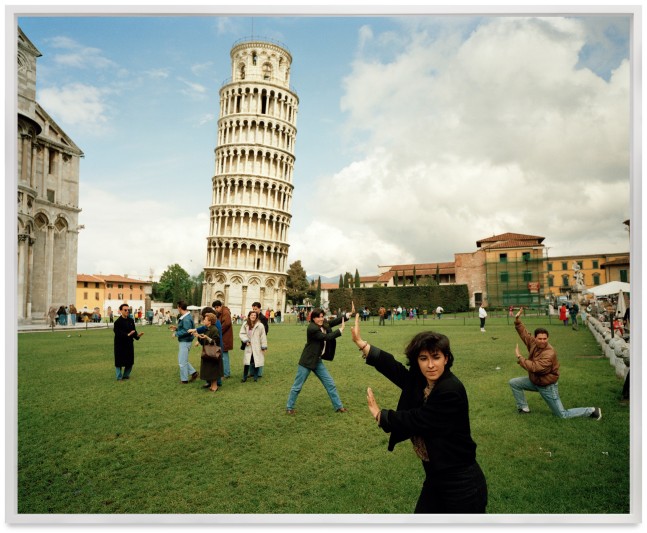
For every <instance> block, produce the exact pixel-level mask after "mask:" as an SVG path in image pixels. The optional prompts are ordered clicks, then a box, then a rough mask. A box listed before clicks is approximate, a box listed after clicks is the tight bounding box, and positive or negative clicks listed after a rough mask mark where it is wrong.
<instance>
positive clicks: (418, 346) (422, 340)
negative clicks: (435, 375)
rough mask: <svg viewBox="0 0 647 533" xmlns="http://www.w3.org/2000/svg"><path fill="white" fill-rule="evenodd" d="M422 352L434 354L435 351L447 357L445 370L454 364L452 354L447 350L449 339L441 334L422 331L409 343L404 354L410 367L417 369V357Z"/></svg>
mask: <svg viewBox="0 0 647 533" xmlns="http://www.w3.org/2000/svg"><path fill="white" fill-rule="evenodd" d="M422 350H428V351H429V353H434V352H435V351H436V350H437V351H439V352H442V353H443V355H445V356H446V357H447V364H446V365H445V368H446V369H450V368H451V367H452V365H453V364H454V354H452V351H451V349H450V348H449V339H448V338H447V336H445V335H443V334H442V333H436V332H435V331H422V332H420V333H418V334H417V335H416V336H415V337H414V338H413V339H411V340H410V341H409V344H408V345H407V347H406V348H405V349H404V354H405V355H406V356H407V359H408V364H409V365H410V366H413V367H414V368H418V356H419V355H420V352H421V351H422Z"/></svg>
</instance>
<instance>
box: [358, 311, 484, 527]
mask: <svg viewBox="0 0 647 533" xmlns="http://www.w3.org/2000/svg"><path fill="white" fill-rule="evenodd" d="M351 332H352V337H353V341H354V342H355V344H356V345H357V347H358V348H359V349H360V351H361V352H362V356H363V357H364V358H365V359H366V363H367V364H369V365H371V366H374V367H375V369H376V370H377V371H378V372H380V373H381V374H383V375H384V376H385V377H387V378H388V379H389V380H390V381H391V382H393V383H394V384H395V385H397V386H398V387H400V388H401V389H402V394H401V396H400V400H399V401H398V407H397V409H396V410H395V411H393V410H389V409H380V408H379V407H378V405H377V402H376V400H375V396H374V395H373V391H372V390H371V389H370V388H369V389H367V400H368V408H369V410H370V411H371V414H372V415H373V417H374V418H375V420H376V421H377V424H378V426H379V427H381V428H382V429H383V430H384V431H385V432H386V433H390V434H391V435H390V437H389V447H388V449H389V451H393V448H394V447H395V445H396V444H397V443H399V442H402V441H404V440H407V439H410V440H411V442H412V444H413V449H414V452H415V453H416V455H418V457H419V458H420V459H421V460H422V466H423V468H424V470H425V474H426V478H425V481H424V483H423V485H422V491H421V493H420V496H419V498H418V503H417V504H416V507H415V511H414V512H415V513H448V514H449V513H485V507H486V505H487V484H486V481H485V476H484V475H483V472H482V471H481V468H480V466H479V465H478V463H477V462H476V444H475V443H474V441H473V440H472V437H471V432H470V421H469V405H468V401H467V393H466V392H465V387H463V384H462V383H461V382H460V380H459V379H458V378H457V377H456V376H455V375H454V374H452V372H451V370H450V368H451V366H452V363H453V362H454V356H453V354H452V352H451V350H450V347H449V339H448V338H447V337H446V336H445V335H442V334H440V333H434V332H433V331H425V332H422V333H418V334H417V335H416V336H415V337H413V339H412V340H411V341H410V342H409V345H408V346H407V347H406V349H405V354H406V356H407V359H408V366H409V368H407V367H405V366H404V365H403V364H402V363H400V362H398V361H396V360H395V358H394V357H393V356H392V355H391V354H389V353H387V352H384V351H382V350H380V349H379V348H377V347H375V346H371V345H369V344H368V342H366V341H364V340H363V339H362V337H361V335H360V330H359V315H356V317H355V327H354V328H351Z"/></svg>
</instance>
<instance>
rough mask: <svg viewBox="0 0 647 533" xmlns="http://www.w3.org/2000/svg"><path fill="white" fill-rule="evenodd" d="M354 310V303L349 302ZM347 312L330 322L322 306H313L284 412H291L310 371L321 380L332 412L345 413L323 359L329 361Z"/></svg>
mask: <svg viewBox="0 0 647 533" xmlns="http://www.w3.org/2000/svg"><path fill="white" fill-rule="evenodd" d="M354 311H355V306H354V305H353V312H354ZM350 315H351V313H345V314H342V315H341V316H339V317H337V318H335V319H333V320H331V321H327V320H326V319H325V313H324V311H323V309H320V308H316V309H313V310H312V313H311V314H310V324H308V329H307V330H306V345H305V347H304V348H303V352H302V353H301V358H300V359H299V364H298V365H297V375H296V377H295V378H294V384H293V385H292V388H291V389H290V394H289V396H288V403H287V405H286V408H285V412H286V413H287V414H289V415H293V414H295V412H296V411H295V409H294V404H295V403H296V401H297V397H298V396H299V393H300V392H301V389H302V388H303V384H304V383H305V382H306V379H308V376H309V375H310V372H314V373H315V375H316V376H317V377H318V378H319V381H321V384H322V385H323V386H324V388H325V389H326V392H327V393H328V396H329V397H330V401H331V402H332V406H333V408H334V409H335V411H336V412H337V413H345V412H346V411H348V409H346V408H345V407H344V405H343V404H342V402H341V399H340V398H339V394H338V393H337V386H336V385H335V380H333V378H332V376H331V375H330V373H329V372H328V369H327V368H326V366H325V365H324V363H323V360H324V359H325V360H328V361H332V359H333V357H334V356H335V348H336V346H337V340H336V339H337V337H341V335H342V333H343V332H344V326H345V321H346V320H348V318H349V317H350ZM339 324H341V325H340V326H339V328H338V329H336V330H335V331H333V329H332V328H333V327H335V326H337V325H339Z"/></svg>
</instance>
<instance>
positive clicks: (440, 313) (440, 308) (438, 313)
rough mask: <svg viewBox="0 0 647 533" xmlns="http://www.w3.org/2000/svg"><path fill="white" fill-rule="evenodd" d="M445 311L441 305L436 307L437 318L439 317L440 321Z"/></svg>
mask: <svg viewBox="0 0 647 533" xmlns="http://www.w3.org/2000/svg"><path fill="white" fill-rule="evenodd" d="M444 312H445V310H444V309H443V308H442V307H441V306H440V305H439V306H438V307H436V316H437V317H438V320H440V319H441V318H442V317H443V313H444Z"/></svg>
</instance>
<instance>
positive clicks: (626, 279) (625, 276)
mask: <svg viewBox="0 0 647 533" xmlns="http://www.w3.org/2000/svg"><path fill="white" fill-rule="evenodd" d="M620 281H622V282H624V283H628V282H629V272H628V271H627V270H621V271H620Z"/></svg>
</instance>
